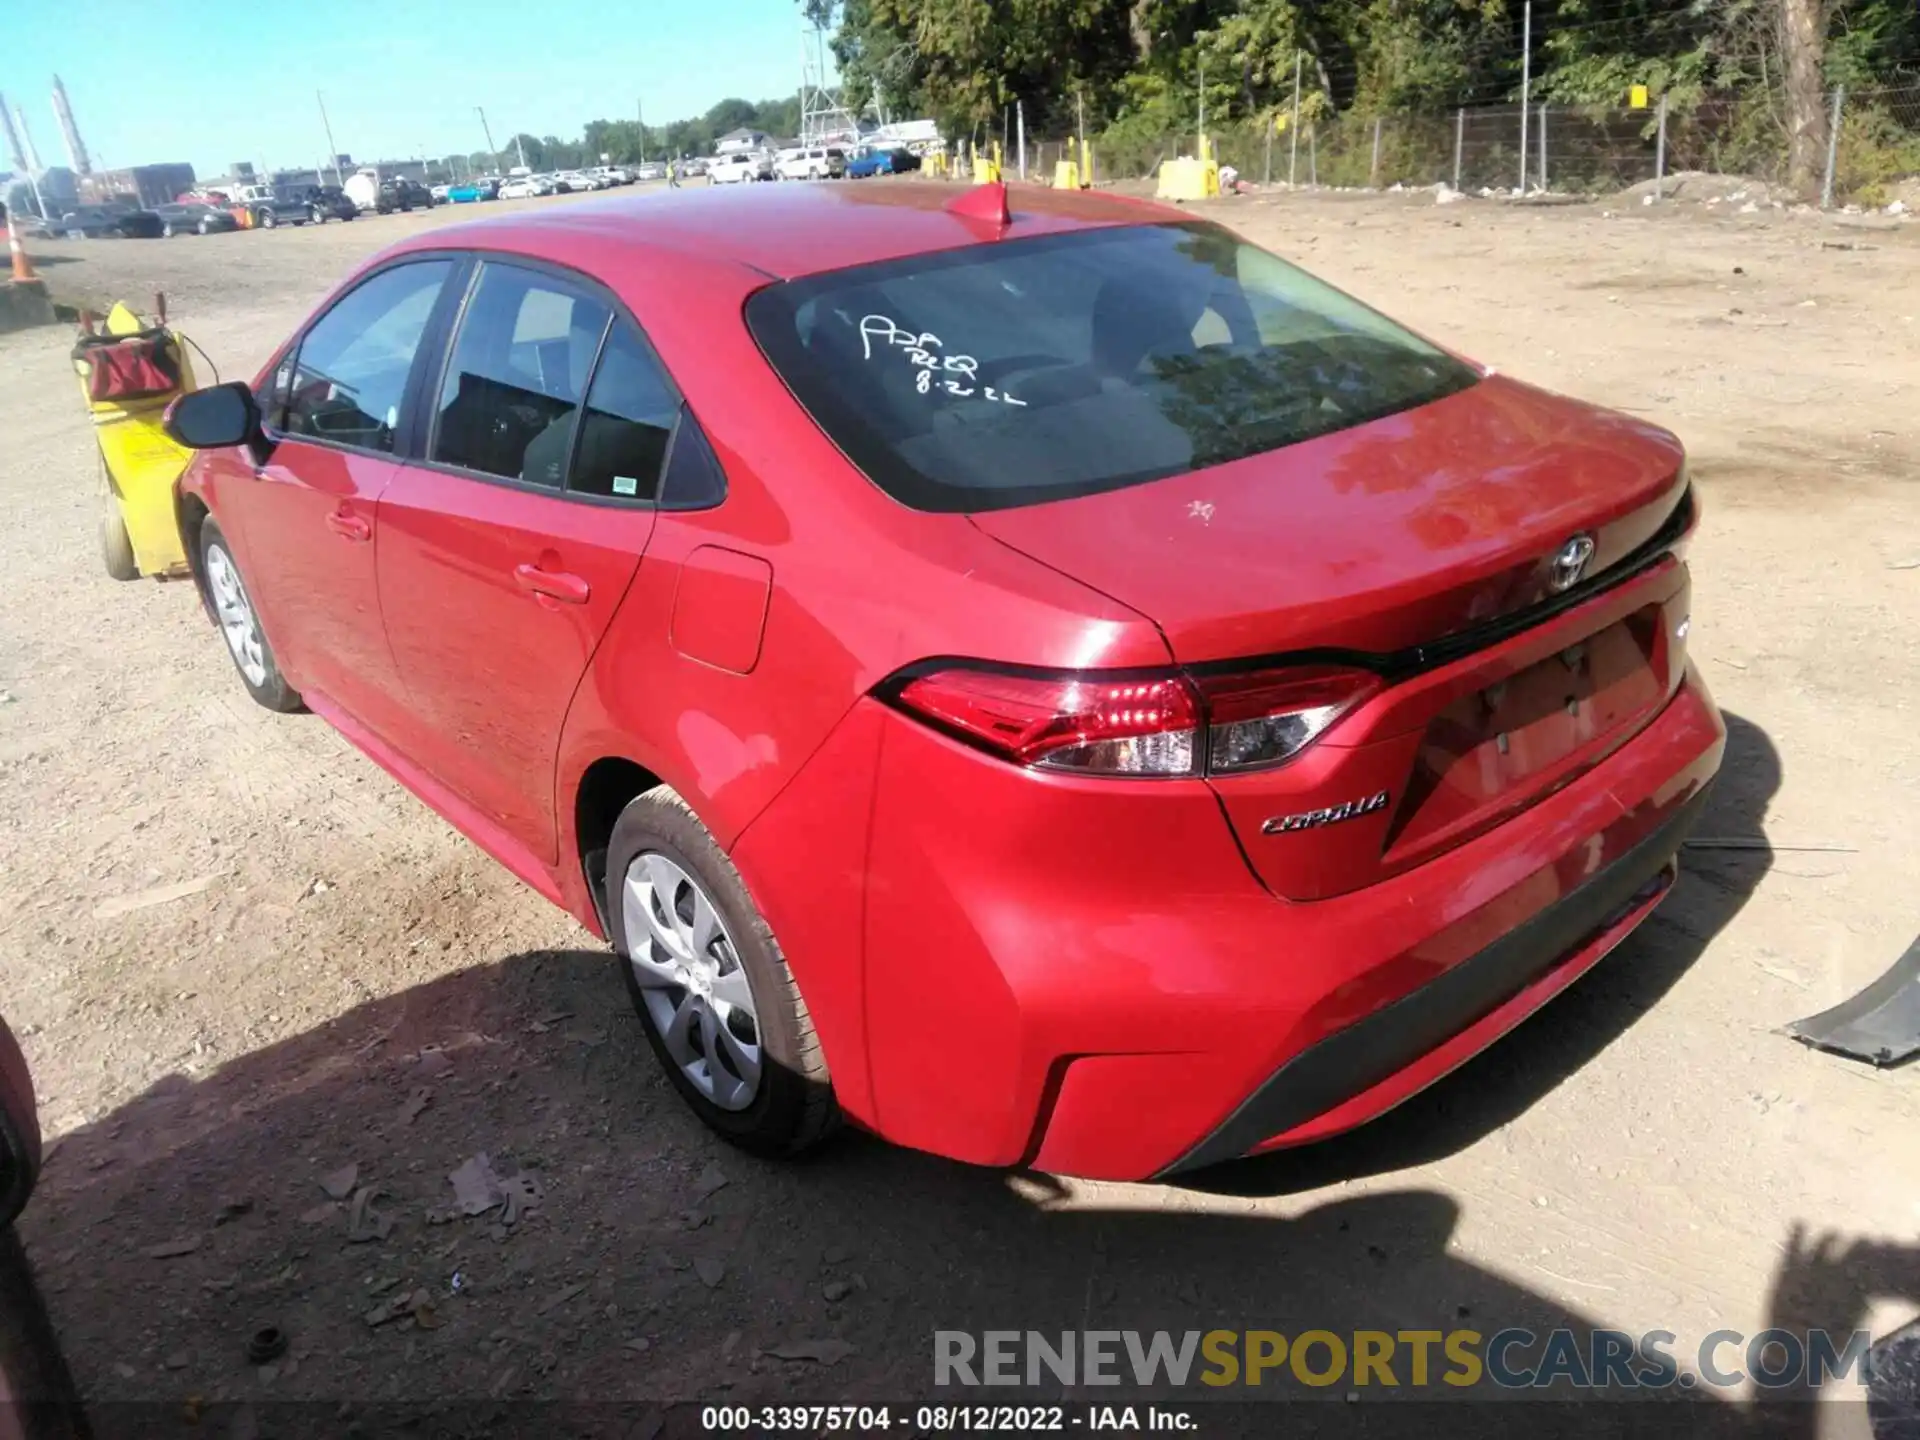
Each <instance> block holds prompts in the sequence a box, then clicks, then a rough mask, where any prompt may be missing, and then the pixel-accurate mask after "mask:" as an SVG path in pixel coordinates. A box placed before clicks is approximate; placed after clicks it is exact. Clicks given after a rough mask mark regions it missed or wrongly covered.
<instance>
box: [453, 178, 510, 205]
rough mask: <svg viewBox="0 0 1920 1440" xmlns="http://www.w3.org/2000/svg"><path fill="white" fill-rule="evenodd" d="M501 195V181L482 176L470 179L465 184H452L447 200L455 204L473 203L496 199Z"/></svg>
mask: <svg viewBox="0 0 1920 1440" xmlns="http://www.w3.org/2000/svg"><path fill="white" fill-rule="evenodd" d="M499 195H500V182H499V181H498V180H491V179H486V178H482V179H479V180H468V181H466V182H465V183H463V184H460V185H454V186H450V187H449V188H448V190H447V200H448V202H449V203H450V204H454V205H472V204H476V203H478V202H479V201H482V200H495V199H498V198H499Z"/></svg>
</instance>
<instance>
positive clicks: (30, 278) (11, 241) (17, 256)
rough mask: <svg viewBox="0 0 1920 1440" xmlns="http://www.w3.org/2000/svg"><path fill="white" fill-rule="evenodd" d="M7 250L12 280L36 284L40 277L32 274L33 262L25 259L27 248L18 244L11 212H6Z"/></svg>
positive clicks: (17, 231) (17, 232) (18, 234)
mask: <svg viewBox="0 0 1920 1440" xmlns="http://www.w3.org/2000/svg"><path fill="white" fill-rule="evenodd" d="M7 249H8V250H9V251H11V252H12V256H13V278H14V279H15V280H25V281H27V282H29V283H37V282H38V281H39V279H40V277H39V276H38V275H36V274H34V273H33V261H31V260H29V259H28V258H27V247H26V246H24V245H22V244H21V243H20V230H19V227H18V226H16V225H15V224H14V223H13V211H11V210H9V211H7Z"/></svg>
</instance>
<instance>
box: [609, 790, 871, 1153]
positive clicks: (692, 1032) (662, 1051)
mask: <svg viewBox="0 0 1920 1440" xmlns="http://www.w3.org/2000/svg"><path fill="white" fill-rule="evenodd" d="M606 873H607V903H606V913H607V928H608V931H609V933H610V935H611V937H612V939H613V944H614V949H615V951H616V953H618V955H619V956H620V961H621V964H620V968H621V971H622V973H623V974H624V975H625V977H626V984H627V993H628V995H629V997H630V998H631V999H632V1001H633V1006H634V1009H635V1010H636V1011H637V1012H638V1013H639V1016H640V1023H641V1026H642V1027H643V1028H644V1029H645V1031H646V1033H647V1041H648V1043H649V1044H650V1045H652V1047H653V1052H654V1054H655V1055H656V1056H657V1057H658V1058H659V1060H660V1064H661V1066H662V1067H663V1068H664V1069H665V1070H666V1073H667V1078H668V1080H669V1082H670V1083H671V1084H672V1085H673V1087H674V1089H676V1090H678V1091H679V1092H680V1096H681V1098H682V1099H683V1100H685V1101H686V1102H687V1105H688V1106H689V1108H691V1109H692V1110H693V1112H694V1114H696V1115H698V1116H699V1117H700V1119H701V1120H702V1121H703V1122H705V1124H706V1125H707V1126H708V1127H709V1128H710V1129H712V1130H713V1131H714V1132H715V1133H716V1134H718V1135H719V1136H720V1137H721V1138H723V1139H725V1140H727V1141H728V1142H730V1143H731V1144H733V1145H736V1146H738V1147H739V1148H741V1149H742V1150H746V1151H750V1152H752V1153H754V1154H758V1155H767V1156H776V1157H779V1156H791V1155H798V1154H800V1153H801V1152H803V1151H806V1150H809V1149H812V1148H813V1147H814V1146H816V1145H818V1144H819V1143H820V1142H822V1141H823V1140H825V1139H827V1137H828V1136H830V1135H831V1134H832V1133H833V1132H834V1131H835V1130H836V1129H837V1128H838V1126H839V1121H840V1111H839V1107H838V1106H837V1105H836V1104H835V1102H834V1096H833V1084H832V1081H831V1079H830V1077H829V1076H828V1074H827V1064H826V1059H825V1057H824V1055H823V1054H822V1053H821V1049H820V1041H819V1038H818V1037H817V1036H816V1035H815V1033H814V1029H813V1021H812V1019H811V1017H810V1016H809V1015H808V1013H807V1007H806V1002H805V1001H804V1000H802V999H801V997H800V988H799V986H798V985H797V984H796V983H795V982H794V978H793V972H792V971H791V970H789V969H788V968H787V962H786V958H785V957H784V956H783V955H782V954H781V952H780V945H779V942H778V941H777V940H775V939H774V936H773V932H772V930H770V929H769V928H768V926H767V922H766V921H765V919H763V918H762V917H761V915H760V912H759V911H758V910H757V909H755V908H754V904H753V901H752V899H751V898H750V897H749V896H748V894H747V887H746V885H745V883H744V882H743V881H742V880H741V878H740V872H739V871H737V870H735V869H734V868H733V863H732V862H731V861H730V860H728V859H727V857H726V854H725V853H724V852H723V851H722V850H721V849H720V846H719V845H718V844H717V843H716V842H715V840H714V838H713V836H712V834H711V833H710V832H709V831H708V830H707V827H706V826H704V825H702V824H701V823H700V821H699V819H698V818H697V817H696V816H695V815H694V813H693V811H692V810H691V809H689V808H688V806H687V803H686V801H684V800H682V799H681V798H680V796H679V794H678V793H677V792H675V791H674V790H673V789H672V788H671V787H670V786H666V785H660V786H656V787H654V788H653V789H652V790H649V791H647V792H645V793H644V794H642V795H638V796H636V797H635V798H634V799H632V800H630V801H629V802H628V803H627V806H626V808H625V809H624V810H622V811H621V812H620V818H619V820H618V821H617V822H616V823H615V825H614V827H613V836H612V839H611V840H610V841H609V842H608V846H607V872H606ZM668 906H671V907H672V908H671V911H670V912H669V911H668V909H667V907H668ZM702 906H705V907H706V914H707V915H710V916H712V917H713V919H714V920H715V922H716V923H715V924H714V925H713V926H712V934H711V936H710V938H709V940H708V941H707V944H706V949H705V950H704V952H698V953H696V949H695V947H693V946H692V945H691V944H690V941H691V937H692V936H693V934H694V931H695V927H696V926H700V925H701V924H702V921H703V919H704V918H705V917H704V916H703V914H702V909H701V907H702ZM649 916H651V917H652V918H649ZM662 937H677V938H675V940H674V943H673V944H671V945H670V944H669V943H667V941H666V940H665V939H663V938H662ZM636 944H638V945H639V946H640V947H641V951H640V953H641V955H642V959H641V960H638V961H636V960H635V959H634V954H635V950H634V946H635V945H636ZM676 946H677V947H678V948H677V949H676ZM674 973H678V974H680V975H681V976H682V977H683V978H684V979H686V980H687V981H688V982H689V983H687V984H685V985H677V984H675V983H673V981H672V979H671V978H670V977H671V975H672V974H674ZM643 976H644V977H645V978H644V980H643ZM742 982H744V984H743V983H742ZM718 1006H724V1007H726V1008H725V1009H724V1010H723V1009H720V1008H716V1007H718ZM743 1031H750V1032H751V1038H749V1036H748V1035H747V1034H743V1033H742V1032H743ZM723 1037H724V1038H723ZM729 1042H731V1043H729ZM703 1072H704V1077H705V1078H704V1080H703V1078H702V1073H703Z"/></svg>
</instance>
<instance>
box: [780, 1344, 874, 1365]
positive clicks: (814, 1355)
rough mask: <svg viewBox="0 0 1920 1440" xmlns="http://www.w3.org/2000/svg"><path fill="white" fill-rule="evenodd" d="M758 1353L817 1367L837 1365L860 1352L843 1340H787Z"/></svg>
mask: <svg viewBox="0 0 1920 1440" xmlns="http://www.w3.org/2000/svg"><path fill="white" fill-rule="evenodd" d="M760 1353H761V1354H762V1355H771V1356H773V1358H774V1359H776V1360H811V1361H813V1362H814V1363H815V1364H817V1365H838V1364H839V1363H840V1362H841V1361H842V1360H845V1359H847V1358H848V1357H849V1356H851V1355H857V1354H859V1353H860V1352H859V1351H858V1350H857V1349H856V1348H855V1347H854V1346H852V1345H849V1344H848V1343H847V1342H846V1341H844V1340H788V1341H786V1342H784V1343H783V1344H779V1345H775V1346H772V1347H771V1348H769V1349H766V1350H762V1351H761V1352H760Z"/></svg>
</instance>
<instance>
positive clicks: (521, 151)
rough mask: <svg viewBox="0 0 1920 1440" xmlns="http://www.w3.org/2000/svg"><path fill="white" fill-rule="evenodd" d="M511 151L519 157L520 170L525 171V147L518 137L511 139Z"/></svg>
mask: <svg viewBox="0 0 1920 1440" xmlns="http://www.w3.org/2000/svg"><path fill="white" fill-rule="evenodd" d="M513 150H514V153H515V154H516V155H518V156H519V157H520V168H521V169H522V170H525V169H526V168H527V147H526V144H525V142H524V141H522V140H521V138H520V137H519V136H518V135H515V136H514V137H513Z"/></svg>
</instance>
